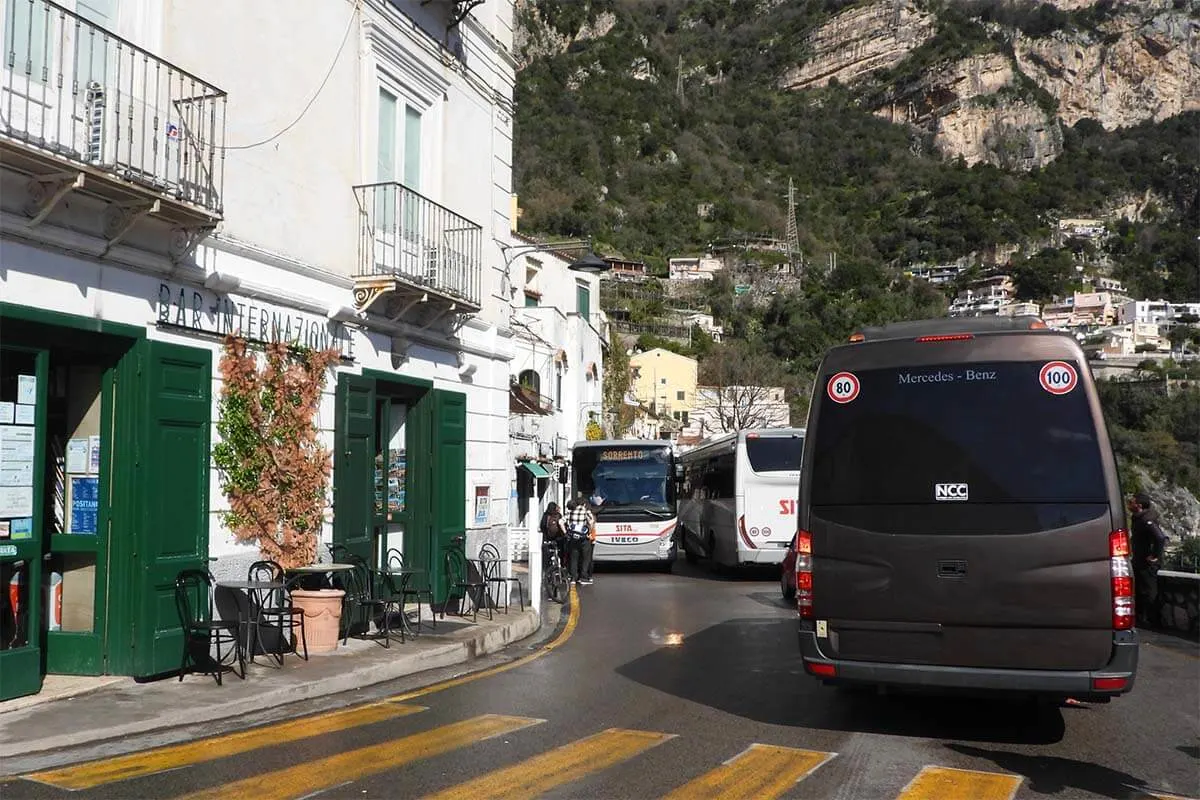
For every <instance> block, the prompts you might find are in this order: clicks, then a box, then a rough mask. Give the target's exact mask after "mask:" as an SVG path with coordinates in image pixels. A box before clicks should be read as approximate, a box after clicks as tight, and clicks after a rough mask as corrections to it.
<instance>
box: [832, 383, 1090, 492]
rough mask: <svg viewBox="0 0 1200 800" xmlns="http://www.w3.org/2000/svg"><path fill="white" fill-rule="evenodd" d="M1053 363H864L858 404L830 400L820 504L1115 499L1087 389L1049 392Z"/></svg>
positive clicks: (1080, 385)
mask: <svg viewBox="0 0 1200 800" xmlns="http://www.w3.org/2000/svg"><path fill="white" fill-rule="evenodd" d="M1044 364H1045V362H1040V361H1039V362H997V363H971V364H953V365H942V366H935V367H928V366H923V367H912V368H907V367H901V368H889V369H879V370H863V371H856V372H855V373H854V376H855V377H856V378H857V379H858V381H859V385H860V389H859V391H858V393H857V394H856V395H855V396H854V397H853V398H852V399H851V400H849V401H848V402H844V403H835V402H833V401H832V400H830V399H829V398H828V397H827V396H823V397H822V399H821V405H820V408H819V416H818V418H817V419H816V426H817V430H816V431H814V432H812V434H811V435H813V436H815V437H816V439H815V440H814V447H813V456H812V458H813V462H812V464H811V465H810V466H811V469H812V491H811V495H810V497H811V502H812V504H813V505H814V506H855V505H906V504H926V503H934V502H939V501H944V502H946V503H955V502H959V503H961V502H966V503H1103V502H1105V501H1106V497H1107V490H1106V484H1105V479H1104V471H1103V466H1102V461H1101V454H1100V447H1099V442H1098V441H1097V433H1096V431H1097V428H1096V426H1097V423H1098V421H1097V420H1096V419H1094V418H1093V417H1092V413H1091V409H1090V406H1089V404H1088V400H1087V394H1086V392H1085V391H1084V388H1083V385H1082V383H1081V382H1079V381H1077V382H1076V385H1075V388H1074V389H1072V390H1070V391H1068V392H1066V393H1064V394H1054V393H1052V392H1050V391H1047V390H1046V389H1043V388H1042V385H1041V382H1040V380H1039V374H1040V372H1041V370H1042V367H1043V366H1044ZM1075 369H1076V370H1078V369H1079V368H1078V366H1076V367H1075ZM829 378H830V376H828V375H827V376H825V377H824V379H823V380H824V381H828V380H829Z"/></svg>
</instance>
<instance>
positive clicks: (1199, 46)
mask: <svg viewBox="0 0 1200 800" xmlns="http://www.w3.org/2000/svg"><path fill="white" fill-rule="evenodd" d="M1013 53H1014V55H1015V57H1016V63H1017V66H1018V67H1019V68H1020V70H1021V71H1022V72H1024V73H1025V74H1026V75H1028V76H1029V77H1031V78H1033V80H1035V81H1036V82H1037V83H1038V85H1040V86H1042V87H1043V88H1045V89H1046V90H1047V91H1049V92H1050V94H1051V95H1053V96H1054V98H1055V99H1056V100H1058V115H1059V118H1060V119H1061V120H1062V121H1063V123H1064V124H1066V125H1074V124H1075V123H1076V122H1078V121H1079V120H1081V119H1094V120H1096V121H1097V122H1099V123H1100V124H1101V125H1103V126H1104V127H1105V128H1108V129H1112V128H1124V127H1128V126H1130V125H1136V124H1138V123H1139V122H1144V121H1146V120H1154V121H1155V122H1158V121H1161V120H1163V119H1166V118H1167V117H1172V116H1175V115H1176V114H1180V113H1183V112H1185V111H1193V110H1196V109H1200V20H1196V19H1194V18H1191V17H1189V15H1188V14H1187V13H1186V12H1184V11H1173V10H1172V11H1162V12H1159V13H1156V14H1153V15H1152V16H1150V17H1149V18H1138V16H1136V15H1130V16H1121V17H1118V18H1116V19H1113V20H1111V21H1109V22H1107V23H1104V24H1103V25H1102V26H1101V30H1100V32H1098V33H1086V32H1071V33H1067V32H1062V33H1058V34H1055V35H1054V36H1050V37H1046V38H1041V39H1029V38H1025V37H1021V36H1016V37H1014V39H1013Z"/></svg>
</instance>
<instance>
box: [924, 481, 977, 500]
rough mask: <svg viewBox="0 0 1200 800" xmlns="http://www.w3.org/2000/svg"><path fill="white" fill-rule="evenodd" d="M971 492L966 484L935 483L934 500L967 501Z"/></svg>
mask: <svg viewBox="0 0 1200 800" xmlns="http://www.w3.org/2000/svg"><path fill="white" fill-rule="evenodd" d="M969 496H970V491H969V489H968V487H967V484H965V483H935V484H934V485H933V499H934V500H940V501H943V502H944V501H954V500H966V499H967V498H968V497H969Z"/></svg>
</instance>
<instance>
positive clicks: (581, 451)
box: [574, 445, 675, 514]
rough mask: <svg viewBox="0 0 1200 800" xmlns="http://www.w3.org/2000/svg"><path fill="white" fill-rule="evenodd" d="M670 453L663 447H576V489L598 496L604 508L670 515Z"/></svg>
mask: <svg viewBox="0 0 1200 800" xmlns="http://www.w3.org/2000/svg"><path fill="white" fill-rule="evenodd" d="M671 461H672V459H671V451H670V449H669V448H665V447H644V446H643V447H638V446H635V445H628V446H625V445H622V446H613V447H579V448H576V450H575V456H574V465H575V488H576V490H577V491H580V492H583V493H584V496H587V497H590V496H592V495H599V496H600V497H601V498H603V500H604V502H603V504H602V505H601V506H600V511H599V513H601V514H603V513H604V511H605V510H607V509H618V508H620V509H638V510H644V511H650V512H653V513H658V514H661V513H673V511H674V505H675V484H674V480H673V479H672V475H671Z"/></svg>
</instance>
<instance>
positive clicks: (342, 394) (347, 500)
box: [318, 373, 376, 564]
mask: <svg viewBox="0 0 1200 800" xmlns="http://www.w3.org/2000/svg"><path fill="white" fill-rule="evenodd" d="M334 413H335V419H336V420H337V422H336V425H335V428H334V454H333V487H334V489H333V491H334V495H333V542H334V544H340V545H342V546H344V547H345V548H346V549H347V550H349V551H350V552H352V553H354V554H355V555H357V556H359V557H361V558H364V559H366V561H367V563H368V564H370V563H372V561H373V557H374V553H373V552H372V551H373V547H374V536H373V520H372V514H373V509H374V502H375V496H374V494H375V425H376V420H375V381H374V380H372V379H371V378H363V377H361V376H359V375H350V374H348V373H341V374H339V375H338V384H337V394H336V395H335V399H334ZM318 555H320V554H319V553H318Z"/></svg>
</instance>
